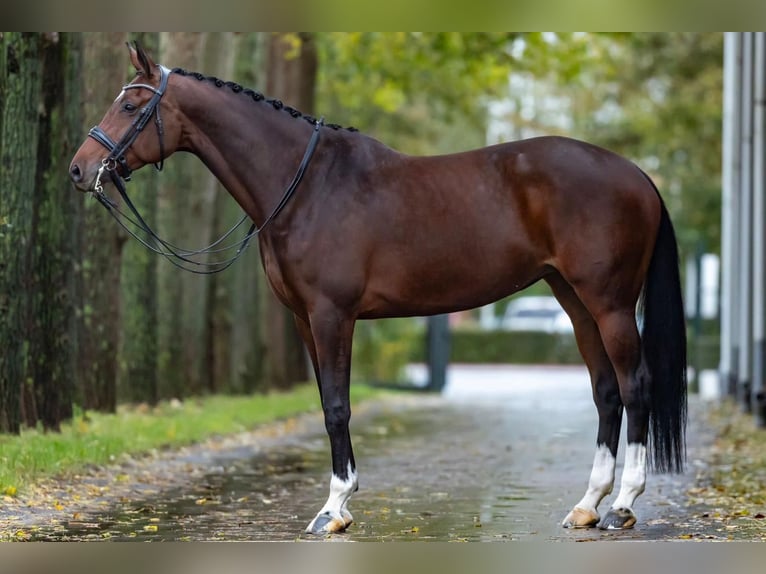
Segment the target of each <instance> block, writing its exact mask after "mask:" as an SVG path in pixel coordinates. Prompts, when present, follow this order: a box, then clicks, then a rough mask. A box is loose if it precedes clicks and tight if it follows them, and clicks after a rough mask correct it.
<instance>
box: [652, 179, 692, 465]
mask: <svg viewBox="0 0 766 574" xmlns="http://www.w3.org/2000/svg"><path fill="white" fill-rule="evenodd" d="M650 181H651V180H650ZM652 185H654V184H652ZM656 189H657V188H656V187H655V190H656ZM657 195H658V196H659V193H658V194H657ZM660 203H661V208H662V215H661V218H660V228H659V231H658V233H657V240H656V243H655V246H654V253H653V254H652V260H651V263H650V264H649V272H648V273H647V276H646V281H645V283H644V292H643V294H642V307H643V317H644V326H643V330H642V333H641V340H642V346H643V358H644V361H645V362H646V367H647V368H648V370H649V376H650V380H651V413H650V418H649V452H650V453H651V455H650V464H651V466H652V468H653V469H654V470H655V471H657V472H682V471H683V467H684V461H685V458H686V323H685V319H684V306H683V301H682V299H681V280H680V277H679V272H678V246H677V244H676V235H675V232H674V231H673V224H672V223H671V222H670V217H669V215H668V211H667V209H666V208H665V204H664V203H662V199H660Z"/></svg>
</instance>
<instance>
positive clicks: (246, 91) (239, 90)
mask: <svg viewBox="0 0 766 574" xmlns="http://www.w3.org/2000/svg"><path fill="white" fill-rule="evenodd" d="M171 72H172V73H173V74H179V75H181V76H187V77H189V76H190V77H192V78H196V79H197V80H199V81H200V82H210V83H212V84H213V85H215V87H217V88H229V89H230V90H231V91H232V92H234V93H236V94H243V95H245V96H247V97H249V98H252V100H253V101H255V102H263V103H266V104H270V105H271V106H272V107H273V108H274V109H275V110H279V111H283V112H287V113H288V114H290V115H291V116H292V117H294V118H301V119H303V120H306V121H307V122H308V123H310V124H312V125H313V124H315V123H316V121H317V119H316V118H315V117H313V116H310V115H308V114H304V113H303V112H301V111H300V110H296V109H295V108H293V107H290V106H286V105H284V104H283V103H282V101H281V100H277V99H274V98H267V97H266V96H264V95H263V94H262V93H261V92H257V91H255V90H251V89H250V88H243V87H242V86H241V85H239V84H237V83H236V82H228V81H224V80H221V79H219V78H216V77H215V76H205V75H204V74H200V73H199V72H189V71H187V70H184V69H183V68H173V69H172V70H171ZM324 125H325V126H326V127H328V128H330V129H333V130H340V129H345V130H348V131H350V132H355V131H358V130H357V129H356V128H354V127H347V128H344V127H343V126H341V125H339V124H324Z"/></svg>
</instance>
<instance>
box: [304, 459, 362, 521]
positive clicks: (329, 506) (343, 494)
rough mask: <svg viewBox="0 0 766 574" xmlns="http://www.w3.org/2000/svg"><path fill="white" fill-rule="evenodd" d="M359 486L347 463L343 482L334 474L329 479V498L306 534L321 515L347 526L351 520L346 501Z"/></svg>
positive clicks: (354, 472) (353, 471)
mask: <svg viewBox="0 0 766 574" xmlns="http://www.w3.org/2000/svg"><path fill="white" fill-rule="evenodd" d="M358 484H359V481H358V477H357V474H356V471H355V470H354V469H352V468H351V463H350V462H349V463H348V478H346V479H345V480H343V479H341V478H339V477H338V476H336V475H335V474H333V475H332V478H331V479H330V496H329V497H328V498H327V502H325V505H324V506H323V507H322V509H321V510H320V511H319V512H318V513H317V515H316V516H315V517H314V520H312V521H311V523H310V524H309V525H308V527H307V528H306V531H307V532H310V531H311V530H312V529H313V527H314V523H315V522H316V521H317V518H319V517H320V516H322V515H323V514H329V515H330V516H332V517H333V518H337V519H341V520H343V522H344V523H345V525H346V526H348V525H349V524H350V523H351V521H352V520H353V519H352V517H351V513H350V512H349V511H348V508H347V506H348V500H349V498H351V495H352V494H353V493H354V491H356V488H357V485H358Z"/></svg>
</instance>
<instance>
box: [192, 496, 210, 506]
mask: <svg viewBox="0 0 766 574" xmlns="http://www.w3.org/2000/svg"><path fill="white" fill-rule="evenodd" d="M206 502H207V499H206V498H198V499H197V500H195V501H194V504H198V505H199V506H202V505H203V504H205V503H206Z"/></svg>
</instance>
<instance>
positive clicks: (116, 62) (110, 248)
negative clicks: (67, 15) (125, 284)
mask: <svg viewBox="0 0 766 574" xmlns="http://www.w3.org/2000/svg"><path fill="white" fill-rule="evenodd" d="M126 40H127V35H126V34H125V33H124V32H114V33H111V32H110V33H97V34H96V33H87V34H85V36H84V49H83V53H84V74H83V77H84V79H85V85H84V97H83V101H84V102H85V105H84V114H85V122H84V125H83V127H84V128H85V129H84V130H83V133H84V131H85V130H87V129H88V128H90V127H91V126H93V125H95V124H97V123H98V122H100V121H101V118H102V117H103V115H104V113H105V112H106V110H107V109H108V108H109V106H110V105H111V104H112V101H113V100H114V97H115V94H116V93H117V92H118V91H119V88H120V86H122V85H123V84H124V83H125V80H126V78H127V77H128V55H127V50H126V49H125V42H126ZM113 137H114V138H115V139H119V138H120V137H121V134H114V136H113ZM81 201H82V205H81V209H82V213H83V215H82V224H81V225H80V226H79V227H78V229H79V237H78V246H79V253H80V264H79V269H78V276H77V278H76V281H77V290H76V292H77V293H78V295H79V299H78V302H77V312H78V341H77V347H78V348H77V351H78V354H77V361H78V368H77V372H78V374H79V377H80V380H79V381H78V382H79V389H78V391H79V394H80V400H81V402H82V405H83V407H84V408H86V409H95V410H99V411H105V412H114V411H115V408H116V400H117V360H116V359H117V350H118V345H119V333H120V268H121V262H122V247H123V243H124V241H125V236H124V235H123V233H121V232H120V229H119V227H118V226H117V224H116V223H115V222H114V221H112V218H111V217H110V216H109V215H108V214H107V213H106V212H105V211H104V209H103V207H101V205H100V204H99V203H98V202H96V201H94V200H92V199H91V198H90V197H84V198H82V200H81Z"/></svg>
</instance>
